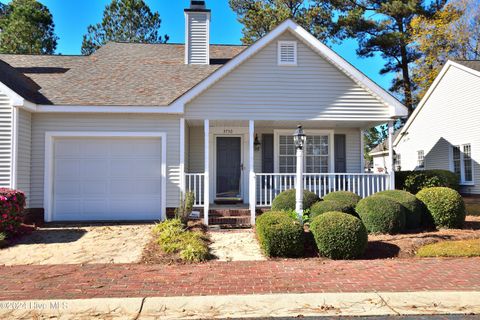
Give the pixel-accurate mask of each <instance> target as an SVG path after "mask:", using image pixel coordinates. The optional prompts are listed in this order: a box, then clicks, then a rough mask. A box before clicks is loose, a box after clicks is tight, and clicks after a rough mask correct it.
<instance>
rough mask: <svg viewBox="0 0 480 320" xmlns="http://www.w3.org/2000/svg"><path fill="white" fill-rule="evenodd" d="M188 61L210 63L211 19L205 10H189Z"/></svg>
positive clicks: (189, 62) (191, 62)
mask: <svg viewBox="0 0 480 320" xmlns="http://www.w3.org/2000/svg"><path fill="white" fill-rule="evenodd" d="M186 14H187V31H186V32H187V33H188V35H187V41H188V49H187V59H188V60H187V63H188V64H209V61H208V59H209V53H208V50H209V34H208V33H209V30H208V29H209V21H208V14H207V13H205V12H197V13H196V12H187V13H186Z"/></svg>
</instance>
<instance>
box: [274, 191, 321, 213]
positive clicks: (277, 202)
mask: <svg viewBox="0 0 480 320" xmlns="http://www.w3.org/2000/svg"><path fill="white" fill-rule="evenodd" d="M318 200H319V198H318V196H317V195H316V194H315V193H313V192H311V191H308V190H303V209H304V210H306V209H310V207H311V206H312V205H313V204H314V203H315V202H317V201H318ZM293 210H295V189H290V190H285V191H283V192H281V193H280V194H279V195H278V196H276V197H275V199H273V202H272V211H293Z"/></svg>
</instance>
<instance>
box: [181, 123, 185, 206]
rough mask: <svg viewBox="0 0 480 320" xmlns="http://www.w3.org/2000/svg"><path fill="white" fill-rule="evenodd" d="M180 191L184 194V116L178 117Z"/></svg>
mask: <svg viewBox="0 0 480 320" xmlns="http://www.w3.org/2000/svg"><path fill="white" fill-rule="evenodd" d="M180 191H181V192H182V194H183V197H184V196H185V192H186V186H185V118H181V119H180Z"/></svg>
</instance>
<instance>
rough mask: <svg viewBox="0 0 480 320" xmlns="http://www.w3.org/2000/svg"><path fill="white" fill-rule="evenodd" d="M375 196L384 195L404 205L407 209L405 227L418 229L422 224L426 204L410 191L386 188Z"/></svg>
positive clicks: (405, 209)
mask: <svg viewBox="0 0 480 320" xmlns="http://www.w3.org/2000/svg"><path fill="white" fill-rule="evenodd" d="M374 196H384V197H387V198H390V199H391V200H393V201H396V202H398V203H399V204H400V205H402V206H403V208H404V211H405V215H406V216H405V222H406V225H405V227H406V228H407V229H417V228H419V227H420V226H421V224H422V216H423V215H424V212H425V210H424V206H423V205H422V203H421V202H420V201H419V200H418V199H417V198H416V197H415V196H414V195H413V194H411V193H410V192H407V191H403V190H386V191H381V192H377V193H375V194H374Z"/></svg>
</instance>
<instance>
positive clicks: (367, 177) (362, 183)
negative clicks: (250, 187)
mask: <svg viewBox="0 0 480 320" xmlns="http://www.w3.org/2000/svg"><path fill="white" fill-rule="evenodd" d="M255 177H256V179H255V180H256V181H255V184H256V198H257V206H262V207H269V206H271V205H272V201H273V199H274V198H275V197H276V196H277V195H278V194H279V193H280V192H282V191H285V190H288V189H293V188H295V180H296V177H295V174H290V173H256V174H255ZM389 179H390V176H389V175H388V174H370V173H305V174H304V175H303V188H304V189H305V190H309V191H311V192H314V193H316V194H317V195H318V196H319V197H320V198H322V197H324V196H325V195H326V194H327V193H329V192H333V191H340V190H343V191H351V192H354V193H356V194H358V195H360V196H361V197H362V198H365V197H368V196H370V195H372V194H374V193H376V192H379V191H384V190H388V189H390V183H389Z"/></svg>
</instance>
